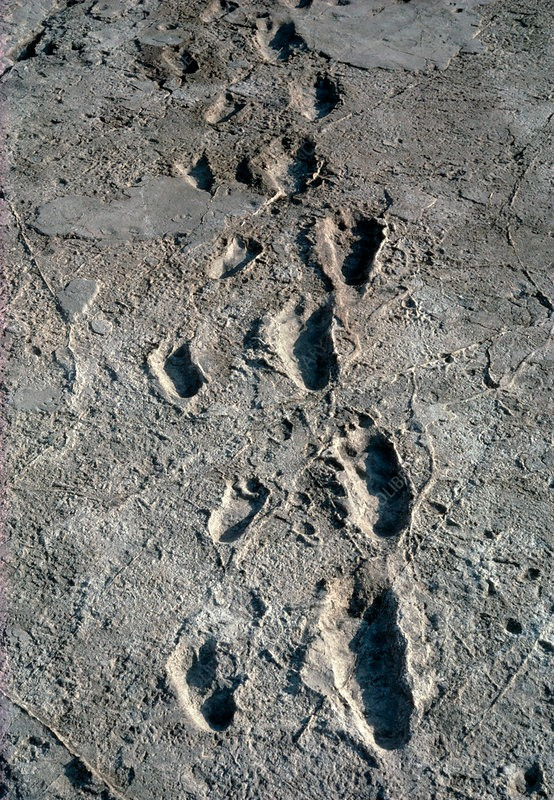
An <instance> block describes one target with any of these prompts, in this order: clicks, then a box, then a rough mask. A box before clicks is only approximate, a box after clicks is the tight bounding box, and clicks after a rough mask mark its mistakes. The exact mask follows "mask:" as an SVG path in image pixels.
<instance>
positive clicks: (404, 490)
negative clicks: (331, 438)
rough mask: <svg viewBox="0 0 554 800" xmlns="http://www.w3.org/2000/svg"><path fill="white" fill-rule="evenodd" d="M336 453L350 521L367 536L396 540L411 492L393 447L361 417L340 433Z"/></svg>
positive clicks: (408, 510)
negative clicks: (372, 534) (357, 422)
mask: <svg viewBox="0 0 554 800" xmlns="http://www.w3.org/2000/svg"><path fill="white" fill-rule="evenodd" d="M335 453H336V456H337V459H338V461H339V462H340V464H341V465H342V466H343V468H344V469H343V470H342V471H339V472H338V473H337V478H338V480H339V482H340V483H341V484H342V485H343V486H344V488H345V489H346V493H347V496H348V504H349V507H350V514H351V517H352V519H353V521H354V522H355V523H356V524H357V525H358V527H359V528H360V529H361V530H364V531H366V532H367V533H375V534H376V535H377V536H380V537H383V538H395V537H398V536H399V535H400V534H401V532H402V531H403V530H404V528H405V527H406V526H407V525H408V524H409V521H410V513H411V505H412V492H411V489H410V485H409V482H408V479H407V477H406V475H405V474H404V471H403V469H402V466H401V464H400V461H399V459H398V455H397V453H396V450H395V449H394V447H393V445H392V443H391V442H390V441H389V440H388V439H387V438H386V437H385V436H384V435H383V434H382V433H380V432H379V431H378V430H376V429H375V427H374V425H373V422H372V421H371V420H370V419H369V417H363V418H361V419H360V421H359V424H357V425H356V424H351V425H350V426H349V428H348V429H347V430H344V431H343V435H342V438H341V439H339V440H338V441H336V442H335Z"/></svg>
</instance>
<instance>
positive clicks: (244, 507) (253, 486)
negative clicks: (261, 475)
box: [208, 478, 269, 544]
mask: <svg viewBox="0 0 554 800" xmlns="http://www.w3.org/2000/svg"><path fill="white" fill-rule="evenodd" d="M268 496H269V490H268V489H267V488H266V487H265V486H263V485H262V484H261V483H260V481H259V480H258V479H257V478H249V479H246V480H245V479H239V480H235V481H233V482H228V483H227V484H226V486H225V490H224V492H223V499H222V501H221V506H220V507H219V508H218V509H216V510H215V511H213V512H212V514H211V515H210V519H209V521H208V531H209V533H210V536H211V537H212V539H213V540H214V542H223V543H225V544H231V543H233V542H236V541H237V540H238V539H240V538H241V537H242V536H243V535H244V534H245V533H246V530H247V529H248V528H249V526H250V525H251V524H252V522H253V520H254V518H255V517H256V516H257V515H258V514H259V512H260V511H261V510H262V508H263V507H264V505H265V503H266V500H267V498H268Z"/></svg>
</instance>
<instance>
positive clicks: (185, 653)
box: [166, 636, 243, 733]
mask: <svg viewBox="0 0 554 800" xmlns="http://www.w3.org/2000/svg"><path fill="white" fill-rule="evenodd" d="M166 671H167V675H168V678H169V681H170V683H171V685H172V686H173V688H174V690H175V692H176V694H177V697H178V699H179V703H180V705H181V707H182V708H183V709H184V710H185V711H186V712H187V713H188V715H189V717H190V718H191V719H192V721H193V722H194V723H195V724H196V725H197V727H199V728H200V729H202V730H205V731H211V732H213V733H216V732H221V731H225V730H227V728H229V727H230V726H231V724H232V723H233V720H234V718H235V714H236V711H237V704H236V700H235V692H236V690H237V688H238V687H239V686H240V685H241V683H242V680H243V679H242V678H241V676H239V675H238V674H237V665H236V659H235V658H234V656H233V654H232V652H231V650H230V649H229V646H228V645H227V644H226V643H224V642H222V641H218V640H217V639H216V638H215V637H214V636H209V637H208V638H207V639H206V640H205V641H204V643H203V644H202V645H201V646H200V647H199V648H198V649H192V648H189V647H187V646H186V645H185V644H183V645H181V644H179V645H178V646H177V647H176V649H175V651H174V652H173V653H172V655H171V656H170V658H169V659H168V661H167V663H166Z"/></svg>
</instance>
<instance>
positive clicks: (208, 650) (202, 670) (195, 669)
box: [187, 639, 217, 693]
mask: <svg viewBox="0 0 554 800" xmlns="http://www.w3.org/2000/svg"><path fill="white" fill-rule="evenodd" d="M216 673H217V654H216V642H215V639H208V641H207V642H206V643H205V644H203V645H202V647H201V648H200V650H199V651H198V655H196V653H195V654H194V655H193V658H192V664H191V665H190V667H189V669H188V671H187V683H188V685H189V686H191V687H194V688H195V689H199V691H200V692H202V693H203V692H207V691H208V690H209V688H210V686H212V684H213V683H214V681H215V678H216Z"/></svg>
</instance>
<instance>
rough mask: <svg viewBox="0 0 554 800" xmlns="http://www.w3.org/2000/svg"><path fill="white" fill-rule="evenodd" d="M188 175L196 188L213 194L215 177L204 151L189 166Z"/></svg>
mask: <svg viewBox="0 0 554 800" xmlns="http://www.w3.org/2000/svg"><path fill="white" fill-rule="evenodd" d="M188 176H189V177H190V178H191V179H192V181H193V183H194V185H195V186H196V188H197V189H201V190H202V191H203V192H210V194H213V188H214V183H215V179H214V174H213V172H212V168H211V165H210V162H209V160H208V157H207V156H206V154H205V153H204V154H203V155H202V156H200V158H199V159H198V160H197V161H196V162H195V163H194V165H193V166H192V167H191V169H190V170H189V172H188Z"/></svg>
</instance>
